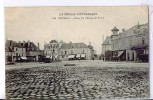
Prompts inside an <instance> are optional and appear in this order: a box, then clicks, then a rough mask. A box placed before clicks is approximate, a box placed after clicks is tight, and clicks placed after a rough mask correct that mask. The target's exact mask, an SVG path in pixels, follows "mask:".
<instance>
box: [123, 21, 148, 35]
mask: <svg viewBox="0 0 153 100" xmlns="http://www.w3.org/2000/svg"><path fill="white" fill-rule="evenodd" d="M144 26H147V24H141V25H135V26H133V27H131V28H129V29H128V30H126V31H125V32H123V34H122V35H123V37H126V36H131V35H133V33H134V29H135V28H138V27H140V28H141V27H144Z"/></svg>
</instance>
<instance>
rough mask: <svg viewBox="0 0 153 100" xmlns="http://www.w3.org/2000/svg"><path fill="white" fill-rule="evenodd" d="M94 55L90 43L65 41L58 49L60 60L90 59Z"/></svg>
mask: <svg viewBox="0 0 153 100" xmlns="http://www.w3.org/2000/svg"><path fill="white" fill-rule="evenodd" d="M93 57H94V50H93V47H92V46H91V45H89V46H87V45H86V44H84V43H66V44H63V45H62V46H61V48H60V49H59V59H60V60H70V59H78V60H79V59H84V60H90V59H92V58H93Z"/></svg>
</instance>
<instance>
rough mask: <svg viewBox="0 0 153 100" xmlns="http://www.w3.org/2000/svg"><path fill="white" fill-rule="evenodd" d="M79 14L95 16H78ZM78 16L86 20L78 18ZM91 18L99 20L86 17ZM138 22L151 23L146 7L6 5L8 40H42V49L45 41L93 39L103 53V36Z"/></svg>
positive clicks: (77, 41)
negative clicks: (115, 29) (115, 28)
mask: <svg viewBox="0 0 153 100" xmlns="http://www.w3.org/2000/svg"><path fill="white" fill-rule="evenodd" d="M78 13H85V14H86V13H89V14H95V15H77V14H78ZM62 14H63V15H62ZM68 14H72V15H68ZM74 14H75V15H74ZM59 17H60V18H65V17H68V18H70V19H59ZM76 17H77V18H84V19H75V18H76ZM87 17H90V18H95V17H96V18H97V19H85V18H87ZM98 17H99V19H98ZM55 18H56V19H55ZM138 22H139V24H145V23H147V22H148V8H147V7H146V6H127V7H14V8H13V7H9V8H5V33H6V34H5V39H8V40H14V41H28V40H30V41H32V42H34V43H35V44H37V43H38V42H39V43H40V49H44V43H49V41H51V40H53V39H55V40H58V41H60V40H62V41H64V42H66V43H69V42H70V41H71V42H72V43H80V42H83V43H85V44H87V45H89V42H90V43H91V45H92V46H93V47H94V50H95V51H96V52H97V54H100V53H101V50H102V45H101V44H102V42H103V37H104V39H105V37H106V36H110V35H111V34H112V32H111V29H113V28H114V26H116V27H117V28H118V29H119V30H120V32H121V31H122V28H124V29H125V30H126V29H129V28H131V27H133V26H134V25H137V24H138Z"/></svg>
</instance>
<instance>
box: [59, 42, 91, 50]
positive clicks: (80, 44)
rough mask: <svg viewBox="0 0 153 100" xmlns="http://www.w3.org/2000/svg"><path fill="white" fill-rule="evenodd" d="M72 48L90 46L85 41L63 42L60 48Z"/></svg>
mask: <svg viewBox="0 0 153 100" xmlns="http://www.w3.org/2000/svg"><path fill="white" fill-rule="evenodd" d="M72 48H88V46H87V45H86V44H84V43H67V44H62V46H61V48H60V49H72Z"/></svg>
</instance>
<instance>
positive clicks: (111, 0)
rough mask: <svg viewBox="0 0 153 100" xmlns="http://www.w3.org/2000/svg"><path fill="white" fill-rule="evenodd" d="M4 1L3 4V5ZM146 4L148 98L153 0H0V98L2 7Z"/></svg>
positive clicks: (0, 89) (1, 83) (1, 91)
mask: <svg viewBox="0 0 153 100" xmlns="http://www.w3.org/2000/svg"><path fill="white" fill-rule="evenodd" d="M3 3H4V5H3ZM128 5H148V6H149V10H150V11H149V17H150V18H149V25H150V98H151V99H153V79H151V77H152V76H153V72H152V70H153V62H152V61H153V53H152V51H153V46H152V45H153V29H152V27H153V0H4V2H3V0H0V40H1V42H0V99H4V98H5V63H4V60H5V57H4V42H5V41H4V7H17V6H18V7H19V6H128Z"/></svg>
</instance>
